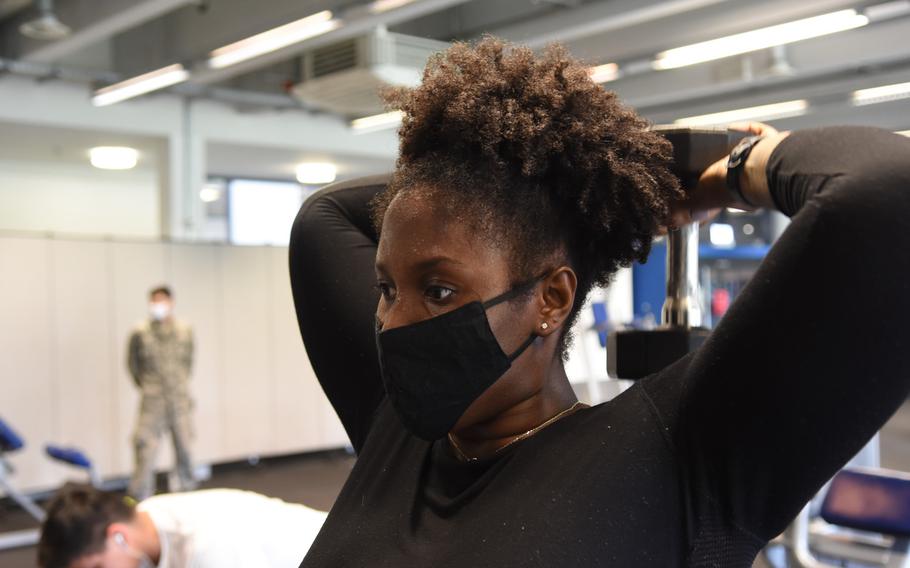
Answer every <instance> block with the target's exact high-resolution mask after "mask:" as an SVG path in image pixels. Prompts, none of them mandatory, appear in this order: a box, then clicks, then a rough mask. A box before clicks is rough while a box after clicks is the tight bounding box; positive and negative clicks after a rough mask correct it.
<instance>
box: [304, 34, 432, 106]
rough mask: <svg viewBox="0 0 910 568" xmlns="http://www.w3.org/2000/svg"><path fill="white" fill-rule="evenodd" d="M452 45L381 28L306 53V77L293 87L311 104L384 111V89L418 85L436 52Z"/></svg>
mask: <svg viewBox="0 0 910 568" xmlns="http://www.w3.org/2000/svg"><path fill="white" fill-rule="evenodd" d="M448 46H449V44H447V43H445V42H441V41H435V40H429V39H425V38H421V37H413V36H406V35H401V34H395V33H389V32H388V31H386V30H385V29H384V28H377V29H376V30H374V31H373V32H372V33H370V34H368V35H364V36H360V37H356V38H353V39H349V40H345V41H341V42H338V43H334V44H332V45H326V46H323V47H319V48H316V49H314V50H312V51H309V52H306V53H304V54H303V57H302V66H303V69H302V71H303V73H302V75H303V81H302V82H301V83H299V84H298V85H296V86H295V87H294V90H293V92H294V95H295V96H297V97H298V98H300V99H301V100H303V101H304V102H306V103H307V104H308V105H312V106H317V107H321V108H323V109H325V110H329V111H332V112H336V113H338V114H342V115H345V116H347V117H358V116H366V115H370V114H376V113H379V112H382V111H383V110H384V107H383V104H382V101H381V100H380V99H379V90H380V89H382V88H383V87H386V86H390V85H394V86H409V87H412V86H416V85H418V84H419V83H420V77H421V74H422V73H423V68H424V66H425V65H426V62H427V59H428V58H429V57H430V55H432V54H433V53H436V52H438V51H442V50H444V49H446V48H447V47H448Z"/></svg>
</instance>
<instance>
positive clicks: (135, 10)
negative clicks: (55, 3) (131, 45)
mask: <svg viewBox="0 0 910 568" xmlns="http://www.w3.org/2000/svg"><path fill="white" fill-rule="evenodd" d="M96 1H97V0H88V3H90V4H95V3H96ZM197 3H198V0H137V1H135V2H133V3H132V4H131V5H130V6H129V7H127V8H123V9H120V10H118V11H115V12H113V13H111V14H109V15H107V16H102V17H100V18H98V12H97V10H96V9H93V10H91V11H88V12H87V13H89V14H91V15H92V18H93V19H92V20H91V21H90V22H89V23H86V25H84V26H81V27H78V28H77V29H76V30H75V31H74V32H73V33H72V35H70V36H69V37H67V38H65V39H62V40H59V41H55V42H54V43H51V44H49V45H45V46H42V47H38V48H35V49H32V50H31V51H28V52H27V53H24V54H22V56H21V57H20V59H21V60H23V61H27V62H30V63H52V62H54V61H57V60H58V59H60V58H62V57H64V56H66V55H69V54H71V53H73V52H76V51H79V50H81V49H83V48H85V47H88V46H90V45H92V44H95V43H99V42H101V41H104V40H107V39H109V38H111V37H113V36H115V35H117V34H120V33H123V32H125V31H127V30H130V29H132V28H135V27H137V26H139V25H141V24H143V23H145V22H148V21H150V20H154V19H155V18H158V17H160V16H162V15H164V14H166V13H168V12H171V11H173V10H176V9H178V8H182V7H184V6H187V5H190V4H197ZM117 4H118V5H121V4H122V2H118V3H117ZM65 17H66V15H65V14H61V19H64V18H65ZM95 18H97V19H95ZM64 23H66V24H67V25H71V26H78V24H77V23H75V22H71V21H67V20H64Z"/></svg>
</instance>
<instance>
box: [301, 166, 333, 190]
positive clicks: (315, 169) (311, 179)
mask: <svg viewBox="0 0 910 568" xmlns="http://www.w3.org/2000/svg"><path fill="white" fill-rule="evenodd" d="M337 174H338V168H337V167H336V166H335V164H330V163H326V162H304V163H302V164H298V165H297V181H299V182H300V183H302V184H304V185H321V184H324V183H332V182H333V181H335V176H336V175H337Z"/></svg>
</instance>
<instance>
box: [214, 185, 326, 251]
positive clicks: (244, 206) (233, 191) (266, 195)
mask: <svg viewBox="0 0 910 568" xmlns="http://www.w3.org/2000/svg"><path fill="white" fill-rule="evenodd" d="M311 193H312V192H311V191H309V190H307V189H304V187H303V186H301V185H299V184H296V183H290V182H277V181H265V180H249V179H234V180H231V181H230V182H229V183H228V199H229V203H228V211H229V217H230V241H231V243H232V244H235V245H278V246H287V244H288V238H289V236H290V232H291V225H292V224H293V223H294V217H296V216H297V210H298V209H300V205H301V204H302V203H303V200H304V199H305V198H306V197H308V196H309V195H310V194H311Z"/></svg>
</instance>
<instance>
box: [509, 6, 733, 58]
mask: <svg viewBox="0 0 910 568" xmlns="http://www.w3.org/2000/svg"><path fill="white" fill-rule="evenodd" d="M728 2H730V0H672V1H670V2H667V1H653V0H652V1H651V2H649V3H648V4H646V5H644V6H643V5H642V4H643V2H641V1H640V0H621V1H617V2H599V3H596V4H589V5H585V6H581V7H579V8H575V9H572V10H567V11H565V12H563V13H562V14H560V15H558V16H552V15H548V16H546V17H543V18H537V19H534V20H531V21H529V22H524V23H521V24H517V25H514V26H508V27H505V28H500V29H498V30H494V31H493V32H492V33H493V35H495V36H497V37H502V38H504V39H508V40H511V41H515V42H518V43H521V44H523V45H526V46H528V47H531V48H534V49H539V48H542V47H544V46H546V45H547V44H549V43H553V42H563V43H568V42H571V41H575V40H578V39H582V38H586V37H590V36H594V35H598V34H603V33H607V32H610V31H613V30H618V29H623V28H627V27H631V26H638V25H641V24H646V23H649V22H653V21H655V20H660V19H664V18H670V17H672V16H677V15H679V14H684V13H686V12H691V11H693V10H701V9H703V8H709V7H712V6H715V5H718V4H724V3H728Z"/></svg>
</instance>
